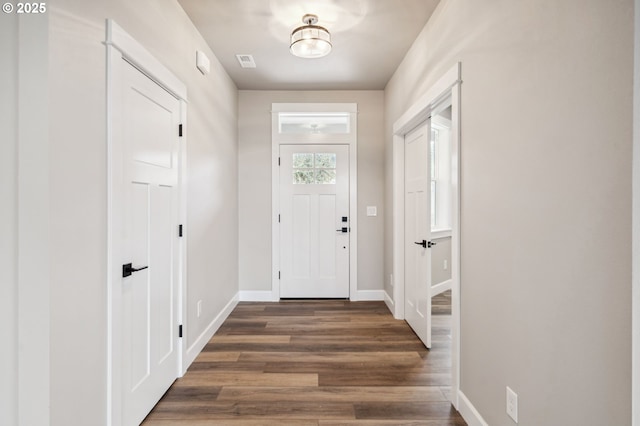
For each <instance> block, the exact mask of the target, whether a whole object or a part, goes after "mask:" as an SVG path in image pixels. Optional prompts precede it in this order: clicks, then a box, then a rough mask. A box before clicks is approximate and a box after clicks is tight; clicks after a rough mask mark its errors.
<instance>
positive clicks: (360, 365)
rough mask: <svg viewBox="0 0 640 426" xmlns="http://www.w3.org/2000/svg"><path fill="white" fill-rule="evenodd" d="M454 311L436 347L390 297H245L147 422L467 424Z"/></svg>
mask: <svg viewBox="0 0 640 426" xmlns="http://www.w3.org/2000/svg"><path fill="white" fill-rule="evenodd" d="M448 312H449V310H448V306H447V300H446V296H445V297H444V298H442V297H440V298H439V299H436V300H435V301H434V313H439V314H440V315H434V321H433V322H434V327H433V348H432V349H431V350H430V351H428V350H427V349H426V348H425V347H424V346H423V345H422V343H421V342H420V341H419V340H418V338H417V337H416V336H415V334H414V333H413V332H412V331H411V328H409V326H408V325H407V324H406V323H405V322H404V321H397V320H395V319H393V317H392V315H391V314H390V313H389V310H388V309H387V307H386V306H385V304H384V303H382V302H348V301H335V300H309V301H285V302H280V303H240V304H238V306H237V307H236V308H235V310H234V311H233V312H232V314H231V315H230V316H229V318H228V319H227V320H226V321H225V322H224V324H223V325H222V327H221V328H220V329H219V330H218V332H217V333H216V334H215V336H214V337H213V338H212V339H211V341H210V342H209V343H208V344H207V346H206V347H205V349H204V351H203V352H202V353H201V354H200V355H199V356H198V358H197V359H196V360H195V362H194V363H193V364H192V365H191V367H190V368H189V371H188V372H187V374H186V375H185V376H184V377H183V378H181V379H178V380H177V381H176V382H175V383H174V385H173V386H172V387H171V389H169V391H167V393H166V394H165V396H164V397H163V398H162V400H161V401H160V402H159V403H158V404H157V405H156V407H155V408H154V409H153V411H152V412H151V413H150V414H149V416H148V417H147V419H146V420H145V422H144V423H143V425H144V426H168V425H172V426H204V425H207V426H208V425H252V426H254V425H285V426H288V425H301V426H306V425H309V426H311V425H313V426H335V425H369V426H372V425H429V426H445V425H446V426H453V425H456V426H458V425H465V424H466V423H465V422H464V420H463V419H462V417H460V415H459V414H458V413H457V412H456V411H455V410H454V409H453V408H452V406H451V404H450V403H449V389H450V388H449V381H450V350H451V338H450V326H449V323H450V315H447V314H448Z"/></svg>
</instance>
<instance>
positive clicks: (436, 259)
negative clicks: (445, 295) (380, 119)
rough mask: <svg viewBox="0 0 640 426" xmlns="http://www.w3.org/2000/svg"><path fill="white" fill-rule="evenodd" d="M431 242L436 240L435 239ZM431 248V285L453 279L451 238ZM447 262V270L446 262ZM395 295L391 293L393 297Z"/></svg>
mask: <svg viewBox="0 0 640 426" xmlns="http://www.w3.org/2000/svg"><path fill="white" fill-rule="evenodd" d="M431 240H434V239H433V238H432V239H431ZM435 242H436V245H435V246H433V247H431V250H430V252H431V285H432V286H433V285H436V284H440V283H442V282H444V281H446V280H450V279H451V237H447V238H438V239H436V240H435ZM445 260H446V261H447V268H446V269H445V267H444V261H445ZM391 294H393V293H389V295H391Z"/></svg>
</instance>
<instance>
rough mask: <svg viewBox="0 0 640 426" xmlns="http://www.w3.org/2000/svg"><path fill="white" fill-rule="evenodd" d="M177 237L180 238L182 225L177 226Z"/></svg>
mask: <svg viewBox="0 0 640 426" xmlns="http://www.w3.org/2000/svg"><path fill="white" fill-rule="evenodd" d="M178 237H182V225H178Z"/></svg>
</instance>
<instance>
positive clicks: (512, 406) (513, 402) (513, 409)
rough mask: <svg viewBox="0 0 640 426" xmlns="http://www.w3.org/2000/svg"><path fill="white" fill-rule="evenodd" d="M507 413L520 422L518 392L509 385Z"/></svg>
mask: <svg viewBox="0 0 640 426" xmlns="http://www.w3.org/2000/svg"><path fill="white" fill-rule="evenodd" d="M507 414H508V415H509V417H511V418H512V419H513V421H514V422H516V423H518V394H517V393H515V392H514V391H513V389H511V388H510V387H509V386H507Z"/></svg>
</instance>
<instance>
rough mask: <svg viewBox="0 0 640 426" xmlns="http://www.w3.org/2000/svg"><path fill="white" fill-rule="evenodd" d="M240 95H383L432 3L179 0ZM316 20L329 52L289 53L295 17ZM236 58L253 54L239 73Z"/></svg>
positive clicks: (299, 22)
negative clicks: (344, 92)
mask: <svg viewBox="0 0 640 426" xmlns="http://www.w3.org/2000/svg"><path fill="white" fill-rule="evenodd" d="M178 1H179V2H180V4H181V5H182V7H183V8H184V10H185V11H186V12H187V14H188V15H189V17H190V18H191V20H192V21H193V22H194V24H195V25H196V27H197V28H198V30H199V31H200V33H201V34H202V35H203V36H204V38H205V40H206V41H207V43H208V44H209V46H210V47H211V49H212V50H213V52H214V53H215V55H216V57H217V58H218V60H219V61H220V62H221V63H222V65H223V66H224V68H225V70H226V71H227V73H229V75H230V76H231V78H232V79H233V81H235V83H236V85H237V86H238V88H239V89H255V90H365V89H374V90H375V89H383V88H384V86H385V85H386V83H387V81H389V78H390V77H391V75H392V74H393V72H394V70H395V69H396V68H397V66H398V64H399V63H400V61H402V58H403V57H404V55H405V54H406V52H407V50H408V49H409V47H410V46H411V44H412V43H413V41H414V40H415V38H416V37H417V35H418V33H419V32H420V31H421V30H422V28H423V27H424V25H425V23H426V22H427V21H428V19H429V17H430V16H431V13H432V12H433V10H434V9H435V7H436V6H437V4H438V2H439V0H178ZM307 13H313V14H316V15H318V18H319V22H318V25H322V26H324V27H325V28H327V29H328V30H329V31H330V32H331V38H332V40H331V41H332V44H333V50H332V51H331V53H330V54H329V55H328V56H325V57H324V58H319V59H302V58H297V57H295V56H293V55H291V54H290V53H289V36H290V34H291V31H292V30H293V29H294V28H296V27H299V26H301V25H302V16H303V15H304V14H307ZM236 54H249V55H253V58H254V59H255V62H256V66H257V67H256V68H254V69H251V68H241V67H240V64H239V63H238V61H237V59H236V56H235V55H236Z"/></svg>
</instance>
